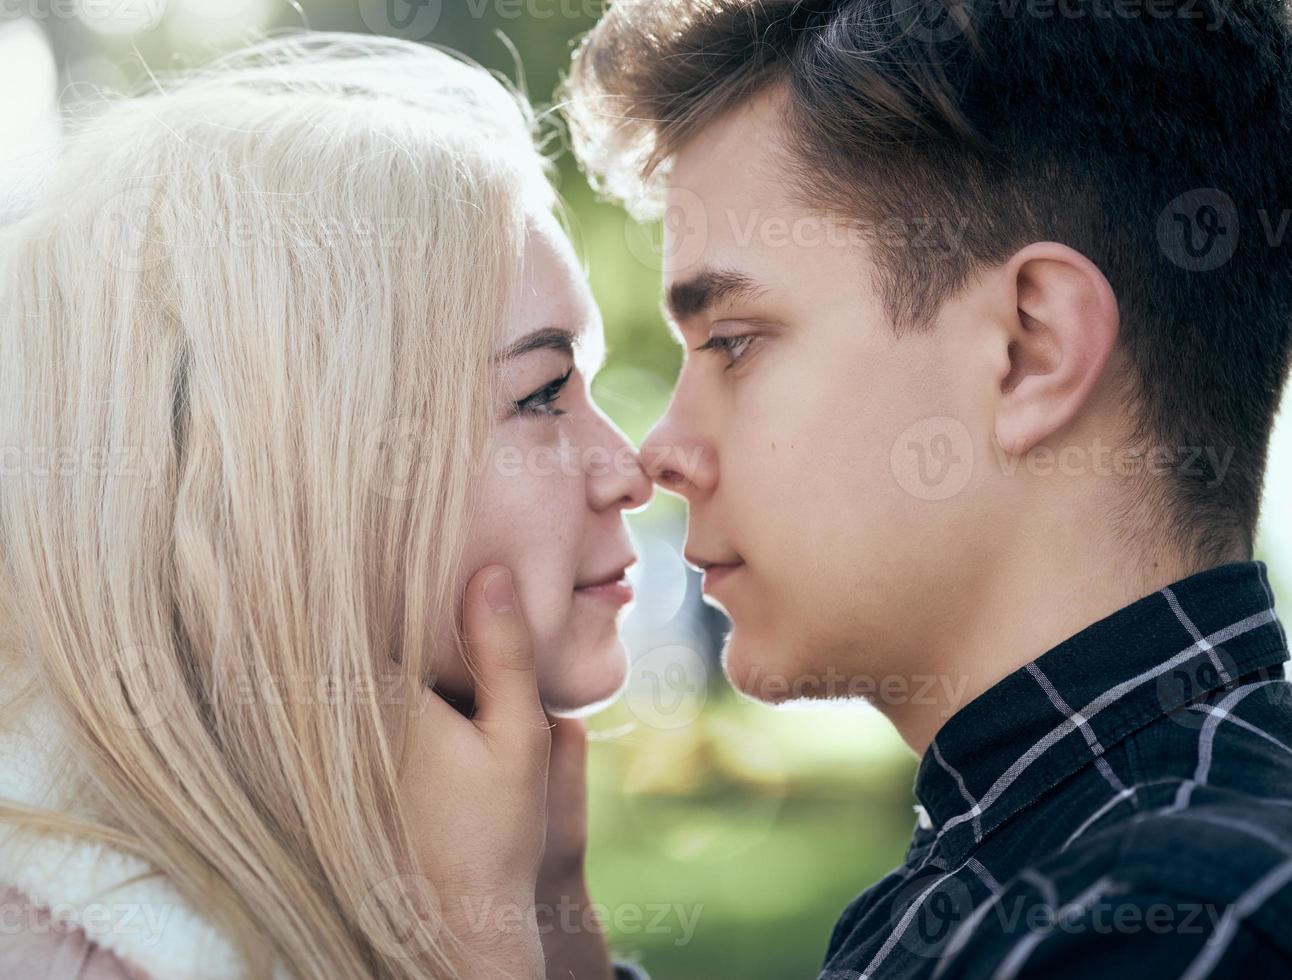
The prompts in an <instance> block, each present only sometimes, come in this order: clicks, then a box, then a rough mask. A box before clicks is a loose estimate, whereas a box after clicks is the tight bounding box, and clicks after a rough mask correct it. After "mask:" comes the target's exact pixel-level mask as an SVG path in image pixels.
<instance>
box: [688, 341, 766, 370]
mask: <svg viewBox="0 0 1292 980" xmlns="http://www.w3.org/2000/svg"><path fill="white" fill-rule="evenodd" d="M755 339H756V338H755V337H754V335H753V334H738V335H736V336H733V337H710V338H709V339H708V340H707V341H706V342H705V343H703V344H701V345H700V346H699V347H697V348H696V350H698V351H702V350H712V351H719V352H721V353H722V354H725V355H726V357H727V367H733V366H734V365H735V364H737V363H739V362H740V360H741V359H742V358H744V357H745V356H746V355H747V353H748V351H749V346H750V345H751V344H752V343H753V342H754V340H755ZM724 370H725V368H724Z"/></svg>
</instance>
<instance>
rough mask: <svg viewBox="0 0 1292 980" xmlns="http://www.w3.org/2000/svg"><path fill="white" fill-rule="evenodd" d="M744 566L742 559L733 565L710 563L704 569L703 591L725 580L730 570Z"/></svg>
mask: <svg viewBox="0 0 1292 980" xmlns="http://www.w3.org/2000/svg"><path fill="white" fill-rule="evenodd" d="M744 567H745V563H744V562H743V561H742V562H739V563H738V564H735V565H710V566H709V567H708V568H706V569H705V570H704V588H703V591H705V592H708V591H709V590H710V589H712V588H714V587H715V586H716V585H717V584H718V583H719V582H722V581H724V580H726V579H727V578H728V577H729V576H730V575H731V573H732V572H734V571H736V570H737V569H740V568H744Z"/></svg>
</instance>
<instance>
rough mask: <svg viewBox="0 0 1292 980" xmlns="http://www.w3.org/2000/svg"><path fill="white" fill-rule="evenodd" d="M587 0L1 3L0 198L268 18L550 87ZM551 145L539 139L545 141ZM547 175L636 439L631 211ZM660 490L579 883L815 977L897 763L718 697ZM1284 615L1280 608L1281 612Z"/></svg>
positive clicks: (875, 749) (1271, 518)
mask: <svg viewBox="0 0 1292 980" xmlns="http://www.w3.org/2000/svg"><path fill="white" fill-rule="evenodd" d="M599 6H600V5H599V3H597V2H595V0H442V2H436V0H420V2H418V3H414V4H408V3H406V2H405V0H363V2H355V0H350V2H320V0H301V2H300V3H299V4H298V3H287V2H283V0H63V2H61V3H60V2H55V3H48V2H46V3H35V2H32V3H28V2H27V0H6V2H5V4H4V5H3V6H0V92H3V93H4V94H3V102H2V103H0V213H3V211H4V210H5V207H7V206H8V205H5V203H4V202H5V200H6V196H8V197H9V198H10V199H11V200H13V199H16V198H18V197H20V196H21V190H22V188H23V186H24V184H25V181H26V180H27V179H28V178H29V177H30V176H31V174H30V170H31V168H32V160H33V159H35V157H34V156H33V153H34V152H35V151H34V150H33V149H32V148H33V147H34V146H36V145H37V143H38V141H39V138H40V136H41V135H42V134H45V135H48V133H49V132H50V130H51V127H55V123H54V122H53V120H54V119H55V116H54V112H53V110H54V106H55V101H56V100H57V102H58V103H61V104H63V105H64V106H66V105H70V104H72V103H75V102H77V101H79V100H83V99H87V98H94V97H95V95H96V93H97V92H99V91H101V90H104V89H106V90H110V91H130V90H133V89H135V88H137V87H138V86H139V85H140V84H142V83H144V82H146V81H147V76H148V71H149V70H151V71H154V72H155V71H159V70H168V69H174V68H181V67H184V66H186V65H191V64H198V63H201V62H204V61H206V60H208V59H209V58H210V57H211V56H212V55H214V54H216V53H218V52H220V51H222V50H225V49H228V48H230V47H235V46H237V45H239V44H241V43H243V42H245V41H247V40H251V39H253V38H254V37H255V36H257V35H259V34H263V33H265V32H268V31H274V30H279V29H283V28H299V27H304V26H307V27H311V28H314V29H318V30H345V31H359V32H378V33H384V34H392V35H397V36H403V37H407V38H411V39H415V40H419V41H429V42H432V43H435V44H439V45H444V46H447V47H450V48H453V49H456V50H458V51H461V52H463V53H465V54H467V55H469V56H470V57H471V58H472V59H474V60H475V61H477V62H479V63H480V64H482V65H484V66H485V67H487V68H490V69H493V70H496V71H498V72H500V73H501V74H503V75H505V76H506V77H507V78H509V79H511V80H512V81H513V82H516V83H517V84H520V85H521V86H522V87H523V88H525V89H526V90H527V91H528V93H529V95H530V97H531V99H532V100H533V101H534V102H535V103H536V104H538V106H539V107H540V108H543V107H544V106H545V105H547V104H549V103H550V100H551V93H552V92H553V90H554V88H555V86H556V83H557V81H558V78H559V76H560V74H561V73H562V71H563V70H564V68H565V65H566V63H567V61H568V59H569V55H570V52H571V49H572V47H573V44H574V42H575V40H576V39H577V38H578V36H579V35H581V34H582V33H583V32H584V31H586V30H587V29H588V28H589V27H590V26H591V25H592V23H593V22H594V20H595V18H596V16H597V13H598V11H599ZM554 149H559V147H554ZM559 165H560V186H559V190H560V192H561V194H562V196H563V198H564V200H565V202H566V203H567V205H568V208H569V216H570V227H571V232H572V236H573V238H574V240H575V244H576V246H577V247H578V249H579V251H580V253H581V255H582V256H584V259H585V262H586V264H587V267H588V273H589V275H590V277H591V281H592V285H593V289H594V292H595V294H596V297H597V299H598V301H599V303H600V305H601V308H602V311H603V314H604V318H605V323H606V329H607V340H608V344H609V358H608V362H607V365H606V368H605V370H604V371H603V373H602V374H601V375H600V376H599V377H598V378H597V380H596V383H595V385H594V393H595V394H596V396H597V398H598V400H599V401H600V403H601V404H602V406H603V407H604V408H605V410H606V411H607V412H608V414H610V415H611V416H612V417H613V418H614V419H615V421H616V422H617V423H618V424H619V425H620V426H621V427H622V428H623V429H624V430H625V431H626V432H627V433H628V435H629V436H630V437H631V438H633V439H634V440H640V439H641V437H642V436H643V435H644V434H645V433H646V431H647V430H648V429H649V427H650V425H651V424H652V422H653V421H654V420H655V419H656V418H657V417H658V416H659V414H660V413H661V412H662V411H663V409H664V407H665V404H666V402H667V399H668V394H669V391H670V387H671V385H672V381H673V379H674V377H675V375H676V372H677V369H678V365H679V363H680V351H679V349H678V347H677V346H676V345H675V343H674V342H673V341H672V340H671V339H670V337H669V335H668V334H667V332H666V330H665V329H664V327H663V324H662V321H661V318H660V314H659V296H660V276H659V273H658V271H657V270H658V263H657V262H656V261H655V260H654V253H653V250H652V244H653V243H656V242H658V229H653V228H640V227H638V226H636V225H635V224H633V223H632V222H631V221H629V220H628V219H626V218H625V216H624V215H623V214H622V213H621V212H620V211H619V210H618V209H617V208H615V207H613V206H610V205H607V204H604V203H599V202H597V201H596V200H595V199H594V197H593V195H592V193H591V192H590V191H589V189H588V186H587V184H586V183H585V182H584V180H583V179H582V176H581V175H580V173H579V172H578V169H577V167H576V166H575V165H574V162H573V161H572V160H571V159H570V157H569V155H568V154H563V155H562V157H561V159H560V162H559ZM1289 428H1290V426H1289V424H1288V419H1287V413H1286V412H1285V413H1284V418H1283V421H1282V423H1281V425H1280V428H1279V433H1278V435H1277V437H1276V444H1275V447H1274V451H1273V454H1272V457H1271V462H1270V476H1269V480H1268V483H1267V491H1266V493H1267V496H1266V511H1265V513H1266V517H1265V524H1264V526H1263V528H1262V534H1261V539H1260V541H1261V543H1260V551H1259V554H1258V557H1262V558H1264V559H1265V560H1266V561H1267V562H1269V563H1270V565H1271V573H1272V579H1273V582H1274V585H1275V588H1276V591H1277V592H1278V593H1279V594H1280V596H1281V599H1280V606H1281V607H1282V609H1283V610H1286V609H1288V608H1289V603H1292V592H1289V585H1290V583H1288V581H1287V579H1286V578H1285V577H1284V576H1285V570H1286V569H1288V568H1289V567H1292V522H1290V521H1289V520H1288V513H1287V501H1288V500H1289V499H1292V432H1289ZM683 517H684V515H683V512H682V509H681V507H680V505H679V503H678V501H676V500H674V499H672V498H669V497H666V496H664V495H657V497H656V499H655V501H654V503H653V504H652V505H651V507H650V508H649V509H647V510H646V511H645V512H643V513H642V514H639V515H635V516H634V518H633V529H634V536H635V537H636V539H637V541H638V547H639V550H641V551H642V552H643V556H644V560H643V562H642V565H641V566H640V567H639V568H638V569H637V570H636V571H637V574H638V580H637V583H636V584H637V585H638V591H639V594H640V596H641V599H640V600H639V603H638V607H637V609H636V610H635V611H634V612H633V614H632V618H630V620H629V622H628V624H627V635H628V639H629V645H630V648H631V650H632V653H633V656H634V670H633V677H632V682H631V686H630V688H629V691H628V693H627V696H626V697H625V698H623V699H621V700H620V701H619V702H618V703H616V704H615V705H614V706H613V707H611V708H610V709H608V710H606V711H603V712H601V713H600V714H598V715H596V716H594V717H593V718H591V719H590V725H591V728H592V731H593V739H594V740H593V744H592V747H591V752H590V767H591V768H590V774H589V778H590V795H591V801H590V826H591V835H592V845H591V854H590V862H591V871H590V874H591V883H592V888H593V893H594V897H595V899H596V900H597V901H598V902H600V903H603V904H604V906H605V919H606V921H607V924H608V926H609V927H610V928H611V932H612V936H613V941H614V946H615V949H616V951H617V952H618V953H619V954H620V955H624V956H632V957H634V958H640V959H641V960H642V961H643V962H644V963H645V965H646V966H647V967H648V968H649V969H650V970H651V972H652V973H653V975H654V976H655V977H657V978H659V980H712V978H715V977H743V978H746V980H762V978H767V980H772V978H775V980H784V978H789V977H813V976H815V975H816V972H817V969H818V967H819V964H820V960H821V955H822V953H823V951H824V948H825V943H826V940H827V938H828V936H829V933H830V929H831V927H832V925H833V923H834V920H835V917H836V916H837V915H838V913H839V912H840V910H841V909H842V908H843V906H844V905H845V904H846V902H847V901H848V900H849V899H850V898H851V897H852V896H853V895H855V894H856V893H857V892H858V891H860V890H861V889H862V888H864V887H865V886H867V885H868V884H870V883H871V882H872V881H874V880H876V879H877V878H879V877H880V876H881V875H882V874H883V873H884V872H885V871H886V870H888V869H889V868H891V867H892V866H893V865H895V864H896V863H897V862H898V861H900V859H901V857H902V854H903V852H904V849H905V845H906V840H907V837H908V835H909V833H910V830H911V826H912V823H913V815H912V811H911V806H912V803H913V802H914V801H913V798H912V796H911V783H912V780H913V776H914V769H915V759H914V758H913V757H912V756H911V754H910V753H909V752H908V751H907V750H906V748H905V747H904V746H903V745H902V744H901V743H900V742H899V741H898V739H897V738H896V736H895V735H894V734H893V732H892V731H891V729H889V727H888V726H887V724H886V723H885V722H884V721H883V720H882V719H881V718H880V716H879V715H878V714H877V713H876V712H874V711H873V710H872V709H870V708H868V707H866V706H864V705H849V704H840V703H835V704H830V705H816V706H811V707H806V706H798V705H791V706H786V707H782V708H779V709H771V708H768V707H766V706H762V705H758V704H754V703H751V702H749V701H748V700H747V699H745V698H743V697H740V696H738V695H736V694H734V693H733V692H732V691H731V689H730V688H729V687H728V686H727V685H726V683H725V681H724V680H723V678H722V677H721V673H720V670H719V669H718V668H717V667H716V655H717V651H718V646H719V644H720V641H721V636H722V632H723V626H724V623H723V620H722V617H721V616H720V614H718V613H717V612H716V611H714V610H711V609H709V608H708V607H705V606H703V605H702V604H701V603H700V601H699V598H698V589H697V583H696V581H695V576H694V575H693V574H692V573H688V572H687V570H686V569H685V567H684V566H683V564H682V562H681V558H680V555H679V547H680V542H681V540H682V536H683V533H684V524H683ZM1284 615H1285V617H1286V615H1287V614H1286V612H1285V613H1284Z"/></svg>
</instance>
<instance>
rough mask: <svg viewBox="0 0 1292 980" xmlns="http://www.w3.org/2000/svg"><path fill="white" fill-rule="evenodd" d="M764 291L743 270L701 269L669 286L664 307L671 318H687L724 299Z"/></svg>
mask: <svg viewBox="0 0 1292 980" xmlns="http://www.w3.org/2000/svg"><path fill="white" fill-rule="evenodd" d="M766 291H767V287H765V286H763V285H761V284H759V283H758V282H757V281H756V280H754V279H752V278H750V277H749V276H747V275H745V274H744V273H743V272H737V271H735V270H733V269H701V270H700V271H699V272H698V273H696V274H695V275H693V276H691V278H689V279H684V280H682V281H681V282H675V283H673V285H671V286H670V287H669V288H668V292H667V294H666V295H665V297H664V307H665V309H666V310H667V311H668V314H669V316H671V317H672V318H673V319H674V320H678V321H681V320H689V319H690V318H691V317H694V316H698V315H699V314H701V313H703V312H704V311H705V310H707V309H709V308H710V307H712V306H715V305H717V304H718V303H721V302H723V301H724V300H733V299H755V298H757V297H758V296H761V295H762V294H763V293H765V292H766Z"/></svg>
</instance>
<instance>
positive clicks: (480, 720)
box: [462, 565, 550, 751]
mask: <svg viewBox="0 0 1292 980" xmlns="http://www.w3.org/2000/svg"><path fill="white" fill-rule="evenodd" d="M462 626H463V634H464V636H465V638H466V643H467V649H468V651H469V652H470V655H471V658H472V660H473V662H474V664H475V673H476V692H475V702H476V714H475V717H474V718H473V719H472V720H473V721H474V722H475V724H476V726H477V727H478V728H479V729H480V730H481V731H483V732H484V733H485V734H487V735H490V736H492V737H498V738H502V739H504V740H510V741H512V742H513V743H514V744H517V745H521V744H526V745H528V746H529V747H531V748H536V747H538V746H539V745H541V746H542V748H543V750H544V751H546V750H547V747H548V745H549V744H550V736H549V734H548V725H547V716H546V715H545V714H544V712H543V706H542V702H541V701H540V700H539V696H538V680H537V677H536V676H535V673H534V648H533V644H532V643H531V642H530V637H529V628H528V627H527V626H526V625H525V617H524V616H523V615H522V613H521V609H520V602H519V600H518V599H517V597H516V591H515V588H514V586H513V584H512V577H511V572H510V571H508V570H507V569H506V568H504V567H502V566H501V565H490V566H486V567H485V568H482V569H481V570H480V571H479V572H477V573H476V574H475V575H474V576H473V577H472V579H471V582H470V584H469V585H468V586H467V592H466V597H465V599H464V601H463V610H462Z"/></svg>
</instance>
